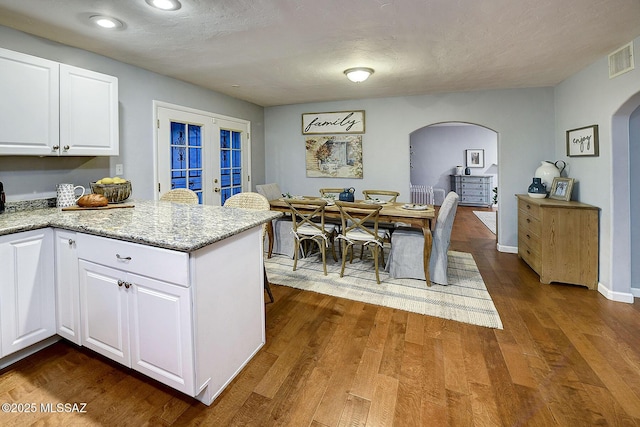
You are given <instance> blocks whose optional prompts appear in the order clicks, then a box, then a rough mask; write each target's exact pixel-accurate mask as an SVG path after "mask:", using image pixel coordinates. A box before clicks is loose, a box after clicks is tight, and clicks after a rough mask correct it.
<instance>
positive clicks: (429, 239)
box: [422, 221, 433, 286]
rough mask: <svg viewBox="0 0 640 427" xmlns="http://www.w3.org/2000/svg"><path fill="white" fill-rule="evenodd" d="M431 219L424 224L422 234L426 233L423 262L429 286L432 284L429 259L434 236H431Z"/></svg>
mask: <svg viewBox="0 0 640 427" xmlns="http://www.w3.org/2000/svg"><path fill="white" fill-rule="evenodd" d="M430 225H431V224H430V221H429V222H428V223H427V224H424V225H423V226H422V234H424V249H423V260H422V261H423V262H424V278H425V280H426V281H427V286H431V280H430V279H431V275H430V274H429V260H431V242H432V240H433V237H432V236H431V227H430Z"/></svg>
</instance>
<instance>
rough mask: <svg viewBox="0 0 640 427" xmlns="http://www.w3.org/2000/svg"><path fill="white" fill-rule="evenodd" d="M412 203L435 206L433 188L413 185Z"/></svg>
mask: <svg viewBox="0 0 640 427" xmlns="http://www.w3.org/2000/svg"><path fill="white" fill-rule="evenodd" d="M411 203H418V204H421V205H433V187H432V186H430V185H411Z"/></svg>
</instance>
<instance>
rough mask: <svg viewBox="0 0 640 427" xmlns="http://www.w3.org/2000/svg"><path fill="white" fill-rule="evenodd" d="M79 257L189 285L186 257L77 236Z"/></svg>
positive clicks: (151, 247) (184, 254)
mask: <svg viewBox="0 0 640 427" xmlns="http://www.w3.org/2000/svg"><path fill="white" fill-rule="evenodd" d="M76 244H77V251H78V258H81V259H85V260H87V261H91V262H95V263H97V264H101V265H104V266H107V267H112V268H115V269H118V270H122V271H127V272H131V273H136V274H140V275H143V276H147V277H151V278H155V279H159V280H162V281H165V282H171V283H175V284H178V285H182V286H189V254H188V253H185V252H177V251H171V250H168V249H162V248H156V247H153V246H146V245H141V244H137V243H130V242H123V241H122V240H114V239H108V238H105V237H98V236H91V235H88V234H81V233H79V234H78V235H77V237H76Z"/></svg>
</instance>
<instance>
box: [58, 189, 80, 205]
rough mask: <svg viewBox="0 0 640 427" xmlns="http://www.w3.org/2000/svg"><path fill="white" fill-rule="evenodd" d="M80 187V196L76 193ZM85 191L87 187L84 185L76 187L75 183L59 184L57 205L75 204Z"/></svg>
mask: <svg viewBox="0 0 640 427" xmlns="http://www.w3.org/2000/svg"><path fill="white" fill-rule="evenodd" d="M78 188H79V189H81V190H82V193H81V194H80V195H79V196H77V195H76V190H77V189H78ZM84 191H85V189H84V187H83V186H82V185H76V186H75V187H74V186H73V184H58V186H57V187H56V196H57V198H56V206H57V207H59V208H66V207H68V206H73V205H75V204H76V202H77V201H78V199H79V198H80V197H82V196H84Z"/></svg>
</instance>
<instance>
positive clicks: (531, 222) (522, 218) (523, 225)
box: [518, 211, 542, 236]
mask: <svg viewBox="0 0 640 427" xmlns="http://www.w3.org/2000/svg"><path fill="white" fill-rule="evenodd" d="M518 230H523V231H526V232H529V233H533V234H536V235H538V236H540V232H541V230H542V226H541V225H540V219H538V218H535V217H533V216H531V215H528V214H527V212H523V211H520V212H519V213H518Z"/></svg>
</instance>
